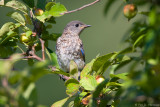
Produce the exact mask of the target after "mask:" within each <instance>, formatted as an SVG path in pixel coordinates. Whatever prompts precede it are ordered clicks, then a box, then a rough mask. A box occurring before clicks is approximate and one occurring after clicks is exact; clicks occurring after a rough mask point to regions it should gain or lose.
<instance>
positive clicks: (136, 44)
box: [133, 35, 145, 50]
mask: <svg viewBox="0 0 160 107" xmlns="http://www.w3.org/2000/svg"><path fill="white" fill-rule="evenodd" d="M144 37H145V35H141V36H140V37H138V39H137V40H136V41H135V42H134V44H133V50H134V49H135V48H136V47H137V46H138V45H139V44H141V43H142V41H143V40H144Z"/></svg>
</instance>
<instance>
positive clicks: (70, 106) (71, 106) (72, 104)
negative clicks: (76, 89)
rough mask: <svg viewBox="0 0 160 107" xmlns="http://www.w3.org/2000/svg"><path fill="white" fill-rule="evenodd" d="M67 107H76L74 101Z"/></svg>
mask: <svg viewBox="0 0 160 107" xmlns="http://www.w3.org/2000/svg"><path fill="white" fill-rule="evenodd" d="M67 107H75V106H74V101H71V102H70V103H69V104H68V106H67Z"/></svg>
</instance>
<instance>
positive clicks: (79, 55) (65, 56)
mask: <svg viewBox="0 0 160 107" xmlns="http://www.w3.org/2000/svg"><path fill="white" fill-rule="evenodd" d="M87 27H90V25H86V24H84V23H82V22H80V21H72V22H70V23H68V24H67V26H66V27H65V28H64V31H63V34H62V35H61V37H59V38H58V40H57V44H56V54H57V58H58V63H59V66H60V68H61V69H62V70H64V71H66V72H69V67H70V61H71V60H73V61H74V62H75V63H76V64H77V66H78V71H81V70H82V69H83V67H84V65H85V54H84V49H83V44H82V40H81V39H80V37H79V35H80V33H81V32H82V30H83V29H85V28H87Z"/></svg>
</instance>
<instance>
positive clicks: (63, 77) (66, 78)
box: [48, 66, 70, 81]
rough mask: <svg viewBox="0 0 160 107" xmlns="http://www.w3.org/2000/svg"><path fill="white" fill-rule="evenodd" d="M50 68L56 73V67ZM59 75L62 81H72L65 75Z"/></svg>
mask: <svg viewBox="0 0 160 107" xmlns="http://www.w3.org/2000/svg"><path fill="white" fill-rule="evenodd" d="M48 67H49V68H50V69H51V70H52V72H54V71H56V67H54V66H48ZM58 75H59V77H60V79H62V80H64V81H66V80H68V79H70V78H69V77H67V76H65V75H62V74H58Z"/></svg>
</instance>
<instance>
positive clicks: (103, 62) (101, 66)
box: [93, 53, 116, 74]
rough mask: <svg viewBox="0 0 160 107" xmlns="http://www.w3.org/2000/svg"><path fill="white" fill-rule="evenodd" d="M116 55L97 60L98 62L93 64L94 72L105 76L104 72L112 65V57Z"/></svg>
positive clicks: (101, 57)
mask: <svg viewBox="0 0 160 107" xmlns="http://www.w3.org/2000/svg"><path fill="white" fill-rule="evenodd" d="M115 54H116V53H109V54H107V55H104V56H100V57H98V58H96V60H95V61H94V63H93V70H94V71H97V74H103V73H104V71H105V70H106V69H107V68H108V66H109V65H110V64H111V61H110V60H109V59H110V58H112V56H113V55H115Z"/></svg>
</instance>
